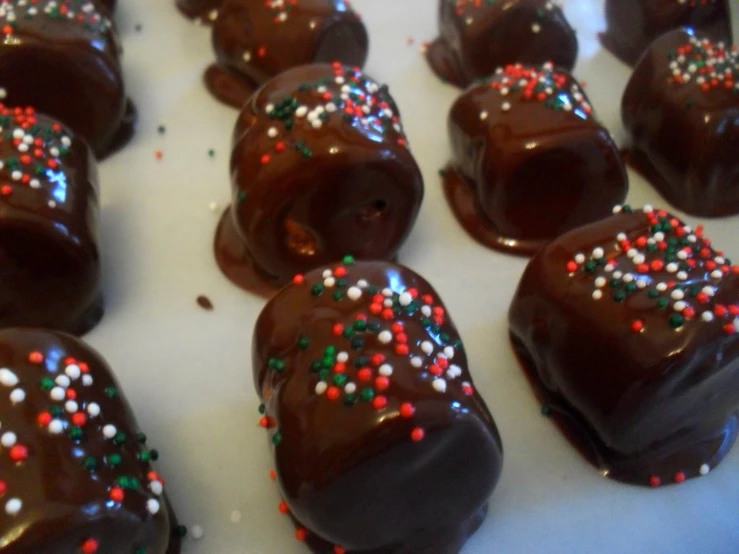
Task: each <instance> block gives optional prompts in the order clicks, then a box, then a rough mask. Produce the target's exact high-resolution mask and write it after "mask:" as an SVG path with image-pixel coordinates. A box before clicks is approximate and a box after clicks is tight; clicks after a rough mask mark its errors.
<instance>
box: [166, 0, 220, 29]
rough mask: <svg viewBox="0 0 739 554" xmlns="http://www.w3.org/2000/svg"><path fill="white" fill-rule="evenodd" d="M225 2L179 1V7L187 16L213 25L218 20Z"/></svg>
mask: <svg viewBox="0 0 739 554" xmlns="http://www.w3.org/2000/svg"><path fill="white" fill-rule="evenodd" d="M221 4H223V0H177V7H178V8H179V9H180V11H181V12H182V13H183V14H185V16H187V17H189V18H191V19H198V20H200V21H202V22H203V23H212V22H213V21H215V20H216V19H217V18H218V10H219V8H220V7H221Z"/></svg>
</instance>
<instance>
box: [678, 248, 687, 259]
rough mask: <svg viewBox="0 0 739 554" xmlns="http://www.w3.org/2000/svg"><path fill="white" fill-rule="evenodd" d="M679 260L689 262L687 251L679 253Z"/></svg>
mask: <svg viewBox="0 0 739 554" xmlns="http://www.w3.org/2000/svg"><path fill="white" fill-rule="evenodd" d="M677 259H678V260H687V259H688V253H687V252H686V251H685V250H680V252H678V253H677Z"/></svg>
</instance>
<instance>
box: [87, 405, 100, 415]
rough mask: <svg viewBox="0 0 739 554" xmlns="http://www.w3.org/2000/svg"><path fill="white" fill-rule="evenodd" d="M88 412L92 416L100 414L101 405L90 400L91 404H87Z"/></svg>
mask: <svg viewBox="0 0 739 554" xmlns="http://www.w3.org/2000/svg"><path fill="white" fill-rule="evenodd" d="M87 413H88V414H90V417H97V416H99V415H100V406H98V405H97V404H96V403H95V402H90V404H88V405H87Z"/></svg>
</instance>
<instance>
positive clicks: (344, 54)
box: [205, 0, 369, 108]
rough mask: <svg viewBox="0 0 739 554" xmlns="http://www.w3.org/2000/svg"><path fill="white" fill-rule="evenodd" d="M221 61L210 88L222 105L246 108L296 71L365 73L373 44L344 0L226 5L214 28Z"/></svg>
mask: <svg viewBox="0 0 739 554" xmlns="http://www.w3.org/2000/svg"><path fill="white" fill-rule="evenodd" d="M213 48H214V49H215V53H216V58H217V62H216V63H215V64H213V65H212V66H210V67H209V68H208V69H207V71H206V73H205V83H206V85H207V86H208V89H209V90H210V91H211V93H213V95H214V96H215V97H216V98H218V99H219V100H220V101H222V102H225V103H226V104H229V105H231V106H234V107H237V108H241V107H242V106H243V105H244V103H245V102H246V101H247V100H248V99H249V97H250V96H251V95H252V94H253V93H254V91H255V90H256V89H257V88H259V86H261V85H262V84H263V83H265V82H266V81H268V80H269V79H271V78H272V77H274V76H276V75H278V74H279V73H282V72H283V71H285V70H287V69H290V68H292V67H297V66H300V65H305V64H310V63H317V62H324V63H331V62H340V63H343V64H345V65H349V66H352V67H355V68H361V67H362V66H363V65H364V62H365V60H366V59H367V50H368V48H369V39H368V37H367V31H366V30H365V28H364V24H363V23H362V21H361V20H360V19H359V16H358V15H357V14H356V13H355V12H354V11H353V10H352V9H351V8H349V7H348V5H347V3H345V2H344V1H343V0H300V1H299V2H296V3H295V4H290V5H288V4H283V5H279V6H278V5H274V6H273V5H271V4H270V3H265V2H254V1H252V0H225V1H224V2H223V4H222V6H221V8H220V11H219V15H218V19H217V20H216V21H215V23H214V25H213Z"/></svg>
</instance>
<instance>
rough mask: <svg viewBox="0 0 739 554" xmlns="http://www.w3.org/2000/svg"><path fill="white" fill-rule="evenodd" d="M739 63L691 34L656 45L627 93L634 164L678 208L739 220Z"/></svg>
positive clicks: (675, 34) (731, 52) (726, 50)
mask: <svg viewBox="0 0 739 554" xmlns="http://www.w3.org/2000/svg"><path fill="white" fill-rule="evenodd" d="M737 110H739V55H737V53H736V50H735V49H732V48H731V47H730V45H729V44H722V43H712V42H710V41H708V39H706V38H705V36H703V35H701V34H698V33H694V32H693V31H692V30H689V29H678V30H675V31H672V32H670V33H667V34H665V35H663V36H662V37H660V38H659V39H657V40H656V41H654V43H653V44H652V46H651V47H650V48H649V50H648V51H647V53H646V54H645V55H644V56H643V57H642V59H641V60H640V62H639V64H638V65H637V67H636V69H635V70H634V73H633V75H632V76H631V80H630V81H629V84H628V85H627V87H626V91H625V93H624V97H623V100H622V103H621V116H622V119H623V122H624V126H625V128H626V130H627V131H628V132H629V134H630V138H631V145H630V148H629V150H628V159H629V161H630V162H631V163H633V165H634V166H635V167H636V168H637V169H638V170H639V171H641V172H642V173H643V174H644V175H645V176H646V177H647V178H648V179H649V180H650V181H651V182H652V184H653V185H654V186H655V187H656V188H657V190H659V192H660V193H661V194H662V196H664V197H665V198H666V199H667V200H668V201H669V202H670V203H671V204H673V205H675V206H676V207H677V208H679V209H681V210H683V211H685V212H687V213H690V214H695V215H700V216H704V217H721V216H728V215H733V214H737V213H739V168H738V167H737V163H736V153H737V152H739V120H737V117H736V114H737Z"/></svg>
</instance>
